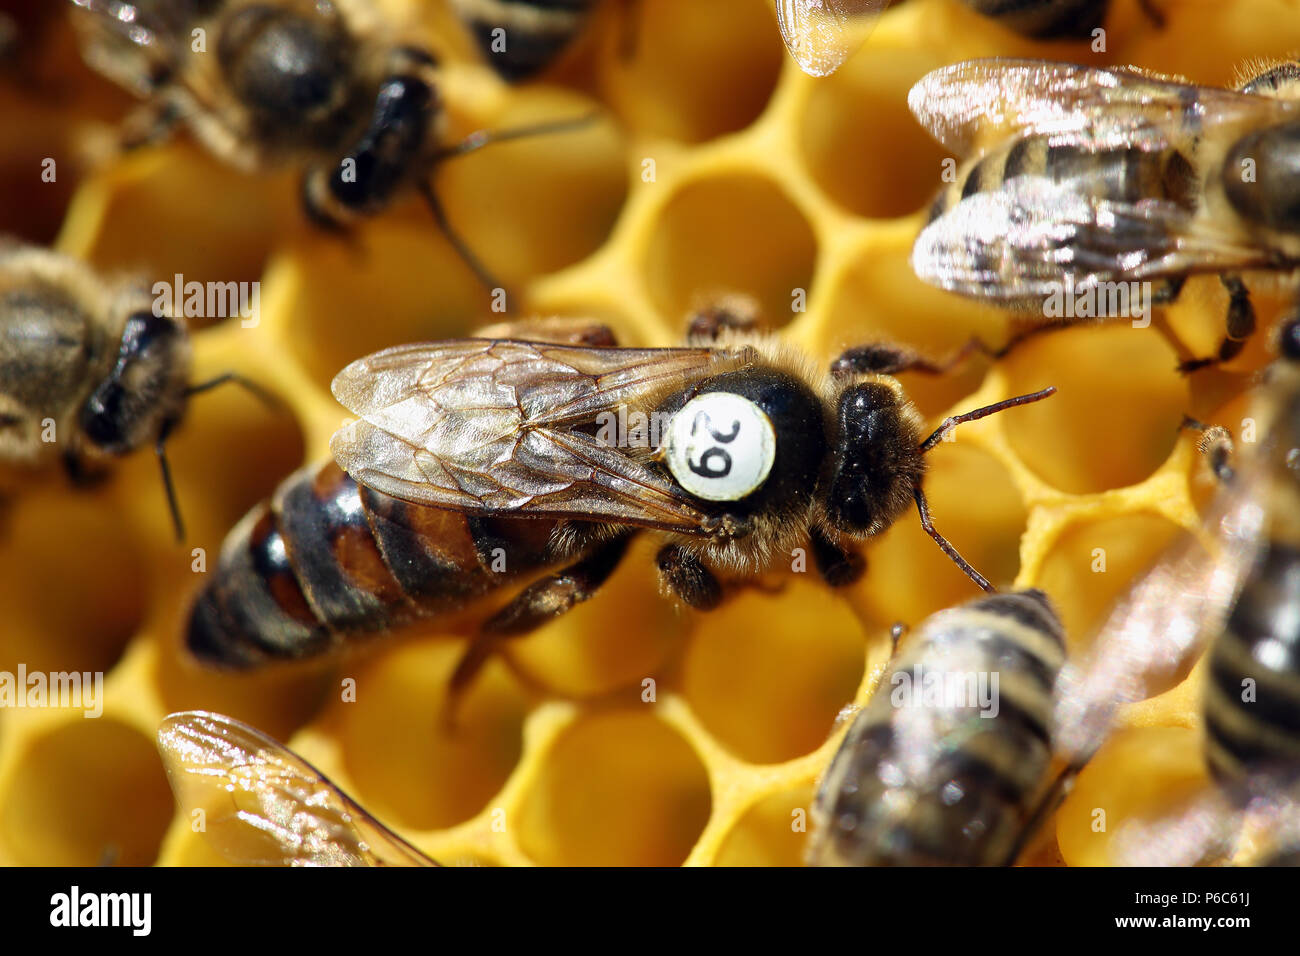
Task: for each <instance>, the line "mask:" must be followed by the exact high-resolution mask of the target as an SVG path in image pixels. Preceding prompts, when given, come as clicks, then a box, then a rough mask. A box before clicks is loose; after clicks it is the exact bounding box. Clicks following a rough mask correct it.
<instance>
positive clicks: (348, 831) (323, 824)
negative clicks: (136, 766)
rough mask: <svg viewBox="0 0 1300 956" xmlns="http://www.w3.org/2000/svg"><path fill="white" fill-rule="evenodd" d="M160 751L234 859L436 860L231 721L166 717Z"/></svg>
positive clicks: (197, 714)
mask: <svg viewBox="0 0 1300 956" xmlns="http://www.w3.org/2000/svg"><path fill="white" fill-rule="evenodd" d="M158 749H159V750H160V751H161V753H162V757H163V764H164V766H165V767H166V769H167V779H168V780H169V781H170V782H171V785H172V790H173V791H174V792H175V793H176V798H177V800H178V801H179V802H180V804H181V807H182V808H183V809H184V810H185V811H186V812H187V813H192V812H193V811H195V810H199V809H201V810H203V812H204V826H205V828H206V830H205V835H206V837H207V839H208V841H209V842H210V843H212V844H213V845H214V846H215V847H216V848H217V849H218V850H220V851H221V853H222V854H223V855H224V856H226V857H227V858H228V859H230V860H231V861H232V862H236V863H243V864H254V865H270V866H437V865H438V864H437V863H436V862H434V861H433V860H431V859H430V858H429V857H427V856H425V855H424V854H423V853H421V852H420V851H419V850H417V849H415V847H413V846H411V845H410V844H409V843H407V842H406V841H405V840H403V839H402V838H401V837H399V836H398V835H397V834H395V833H393V832H392V831H391V830H389V829H387V828H386V827H385V826H384V825H383V824H381V823H380V822H379V821H377V820H375V819H374V818H373V817H372V816H370V815H369V814H368V813H366V811H365V810H363V809H361V807H359V806H358V805H357V804H356V803H355V802H353V801H352V800H351V799H350V798H349V797H348V796H347V795H346V794H344V793H343V792H342V791H341V790H339V789H338V788H337V787H336V786H334V784H332V783H330V781H329V779H328V778H327V777H326V776H325V775H324V774H322V773H321V772H320V771H319V770H317V769H316V768H315V767H313V766H312V765H311V764H309V763H307V761H305V760H303V759H302V758H301V757H299V756H298V755H297V754H295V753H293V752H292V751H290V750H289V749H287V748H285V747H283V746H281V745H280V744H278V743H276V742H275V741H274V740H272V739H271V738H270V737H267V736H266V735H265V734H262V733H259V732H258V731H256V730H254V729H253V728H252V727H249V726H248V725H246V724H242V723H240V722H239V721H237V720H234V719H232V718H230V717H223V716H221V715H220V714H212V713H205V712H203V711H187V712H184V713H178V714H171V715H170V716H168V717H166V718H164V720H163V722H162V724H161V725H160V727H159V729H158Z"/></svg>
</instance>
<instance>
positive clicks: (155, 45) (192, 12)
mask: <svg viewBox="0 0 1300 956" xmlns="http://www.w3.org/2000/svg"><path fill="white" fill-rule="evenodd" d="M70 2H71V3H72V5H73V7H75V8H76V10H75V11H74V12H75V16H74V18H73V22H74V25H75V26H76V27H77V29H78V31H79V32H80V33H81V36H82V40H83V49H84V52H85V56H86V59H87V62H89V63H90V65H91V66H93V67H94V68H95V69H96V70H98V71H100V72H101V73H103V74H104V75H105V76H107V77H109V78H110V79H112V80H113V81H114V82H116V83H119V84H121V85H122V86H124V87H126V88H128V89H132V90H135V91H136V92H137V93H140V94H145V93H148V92H149V91H150V90H151V89H152V88H153V87H154V85H155V84H156V83H157V82H158V81H159V79H160V78H162V77H167V76H171V75H172V74H174V73H175V68H176V66H177V50H179V49H186V50H187V49H189V43H190V36H189V30H190V27H191V26H192V24H193V23H194V21H195V20H196V19H197V18H198V17H199V15H200V14H199V8H198V4H197V2H196V0H70ZM178 44H181V45H180V46H178Z"/></svg>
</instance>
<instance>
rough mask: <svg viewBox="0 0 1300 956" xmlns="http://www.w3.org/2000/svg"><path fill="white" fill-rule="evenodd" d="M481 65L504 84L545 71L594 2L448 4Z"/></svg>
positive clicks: (474, 0)
mask: <svg viewBox="0 0 1300 956" xmlns="http://www.w3.org/2000/svg"><path fill="white" fill-rule="evenodd" d="M451 5H452V7H453V8H454V9H455V11H456V13H457V15H458V16H459V17H460V18H461V19H462V20H463V21H464V22H465V25H466V26H467V27H468V28H469V29H470V31H471V32H472V33H473V35H474V39H475V41H476V42H477V43H478V46H479V49H480V50H481V51H482V53H483V58H484V60H485V61H486V62H487V63H488V64H490V65H491V67H492V68H493V69H494V70H496V72H497V73H499V74H500V75H501V77H502V78H503V79H505V80H508V81H509V82H512V83H514V82H517V81H519V80H526V79H528V78H530V77H532V76H535V75H536V74H537V73H539V72H541V71H542V70H544V69H545V68H546V67H548V66H550V65H551V63H552V62H554V61H555V59H556V57H558V56H559V55H560V54H561V53H563V52H564V50H565V49H566V48H567V47H568V46H569V44H570V43H571V42H572V41H573V39H574V38H575V37H577V35H578V34H579V33H581V32H582V30H583V28H584V27H585V26H586V25H587V20H588V18H589V15H590V13H591V11H592V9H593V8H594V7H595V6H596V0H451Z"/></svg>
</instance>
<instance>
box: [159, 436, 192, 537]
mask: <svg viewBox="0 0 1300 956" xmlns="http://www.w3.org/2000/svg"><path fill="white" fill-rule="evenodd" d="M167 431H168V432H169V431H170V429H168V430H167ZM166 445H167V433H166V432H164V434H162V435H160V436H158V440H157V441H156V442H154V446H153V451H154V454H155V455H157V456H158V467H159V468H160V469H161V470H162V482H163V490H164V491H166V492H167V507H168V508H169V509H171V513H172V527H173V528H175V529H176V540H177V541H178V542H180V541H184V540H185V522H184V520H183V519H182V518H181V506H180V503H179V502H178V501H177V500H176V485H175V484H174V483H173V482H172V467H171V465H170V464H168V463H167V450H166Z"/></svg>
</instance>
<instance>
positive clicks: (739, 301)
mask: <svg viewBox="0 0 1300 956" xmlns="http://www.w3.org/2000/svg"><path fill="white" fill-rule="evenodd" d="M757 327H758V304H757V303H755V302H753V301H752V300H750V299H748V298H745V297H744V296H729V297H727V298H725V299H723V300H721V301H719V302H717V303H715V304H713V305H710V306H706V307H705V308H703V309H700V310H699V311H697V312H696V313H695V314H694V315H692V316H691V321H690V324H689V325H688V326H687V327H686V341H687V342H688V343H690V344H692V345H694V344H701V345H708V344H710V343H712V342H716V341H717V340H718V339H720V338H721V337H722V335H723V333H725V332H752V331H753V330H754V329H755V328H757Z"/></svg>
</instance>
